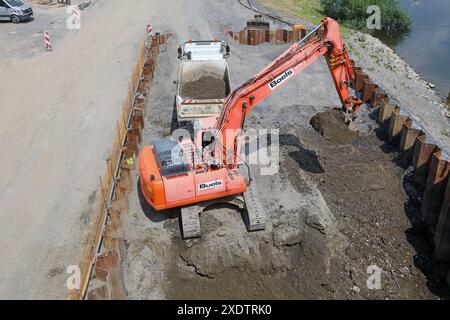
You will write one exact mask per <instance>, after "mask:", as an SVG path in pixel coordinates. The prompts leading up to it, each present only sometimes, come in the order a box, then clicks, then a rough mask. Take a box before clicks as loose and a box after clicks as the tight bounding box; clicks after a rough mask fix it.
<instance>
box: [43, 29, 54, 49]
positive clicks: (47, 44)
mask: <svg viewBox="0 0 450 320" xmlns="http://www.w3.org/2000/svg"><path fill="white" fill-rule="evenodd" d="M44 40H45V49H46V50H47V51H51V50H52V49H53V47H52V43H51V42H50V34H49V33H48V31H45V33H44Z"/></svg>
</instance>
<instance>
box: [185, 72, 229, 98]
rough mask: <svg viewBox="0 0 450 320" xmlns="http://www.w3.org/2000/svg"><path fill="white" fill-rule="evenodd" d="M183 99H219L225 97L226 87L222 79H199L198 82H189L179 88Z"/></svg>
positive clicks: (209, 77) (207, 77)
mask: <svg viewBox="0 0 450 320" xmlns="http://www.w3.org/2000/svg"><path fill="white" fill-rule="evenodd" d="M181 91H182V93H183V96H184V97H191V98H194V99H221V98H225V97H226V95H227V86H226V82H225V80H224V79H218V78H214V77H211V76H205V77H201V78H200V79H199V80H198V81H190V82H186V83H184V84H183V87H182V88H181Z"/></svg>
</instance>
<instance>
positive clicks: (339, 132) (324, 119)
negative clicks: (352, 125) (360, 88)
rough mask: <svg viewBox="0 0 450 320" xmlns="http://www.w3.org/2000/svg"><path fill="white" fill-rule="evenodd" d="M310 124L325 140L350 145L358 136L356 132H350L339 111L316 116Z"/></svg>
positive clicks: (335, 110)
mask: <svg viewBox="0 0 450 320" xmlns="http://www.w3.org/2000/svg"><path fill="white" fill-rule="evenodd" d="M310 124H311V125H312V127H313V128H314V130H316V131H317V132H319V133H320V134H321V135H322V136H324V138H325V139H327V140H330V141H333V142H337V143H342V144H344V143H351V142H353V141H355V140H357V139H358V136H359V132H358V131H352V130H350V129H349V128H348V126H347V125H346V124H345V117H344V114H343V113H342V111H340V110H339V109H333V110H331V111H326V112H321V113H318V114H316V115H315V116H314V117H312V118H311V121H310Z"/></svg>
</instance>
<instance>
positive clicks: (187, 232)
mask: <svg viewBox="0 0 450 320" xmlns="http://www.w3.org/2000/svg"><path fill="white" fill-rule="evenodd" d="M220 203H222V204H223V203H227V204H231V205H234V206H236V207H237V208H239V209H241V210H242V209H244V210H245V211H246V213H247V216H246V219H245V220H246V221H245V224H246V227H247V229H248V231H257V230H264V229H265V228H266V213H265V211H264V208H263V207H262V205H261V202H260V200H259V196H258V191H257V190H256V186H255V184H254V183H253V184H251V185H250V186H248V187H247V191H246V192H245V193H244V194H240V195H236V196H231V197H225V198H219V199H213V200H209V201H204V202H200V203H198V204H196V205H192V206H188V207H182V208H181V227H182V230H181V232H182V235H183V239H192V238H199V237H201V228H200V214H201V213H202V212H204V211H205V210H206V208H208V207H209V206H212V205H215V204H220Z"/></svg>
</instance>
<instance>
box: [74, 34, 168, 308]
mask: <svg viewBox="0 0 450 320" xmlns="http://www.w3.org/2000/svg"><path fill="white" fill-rule="evenodd" d="M170 36H171V35H170V34H158V33H157V34H156V35H155V36H152V37H151V38H149V39H146V40H145V41H143V43H142V46H141V49H140V51H139V56H138V59H137V62H136V65H135V68H134V71H133V74H132V78H131V81H130V84H129V88H128V94H127V97H126V98H125V101H124V103H123V107H122V113H121V115H120V118H119V120H118V123H117V130H116V134H115V137H114V141H113V144H112V147H111V151H110V152H109V157H108V159H107V161H106V170H105V173H104V175H103V177H101V178H100V186H99V189H98V191H97V198H96V201H95V204H94V209H93V213H92V218H91V221H90V228H89V231H88V233H87V235H86V237H85V239H84V244H83V251H82V256H81V262H80V264H79V268H80V271H81V283H80V286H79V289H78V290H71V291H70V298H71V299H75V300H79V299H84V298H86V296H87V298H88V299H124V298H126V292H125V288H124V285H123V277H122V272H121V261H122V260H123V258H125V254H126V252H125V242H124V238H123V231H122V225H121V221H120V214H121V213H122V212H123V211H125V210H127V209H128V193H129V192H130V191H132V188H133V186H134V183H133V179H132V177H133V176H132V174H131V170H133V169H134V168H135V164H136V157H137V156H138V154H139V147H138V145H139V143H140V141H141V130H142V128H143V127H144V117H145V108H144V103H145V97H146V96H147V92H148V89H149V84H150V81H151V80H152V78H153V75H154V71H155V67H156V57H157V55H158V53H159V50H160V46H161V45H164V44H165V43H166V42H167V40H168V38H169V37H170ZM91 280H92V281H91ZM88 290H89V292H88Z"/></svg>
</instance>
